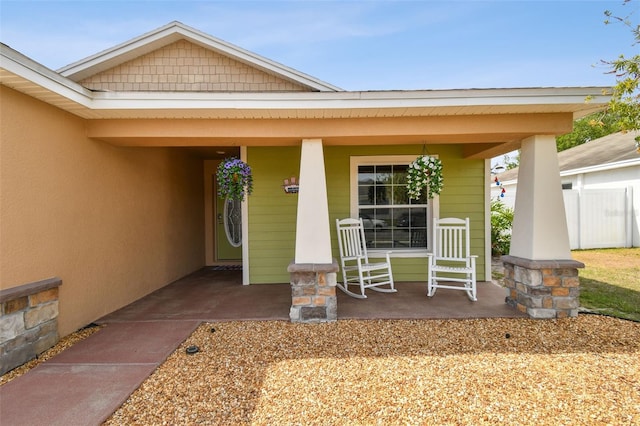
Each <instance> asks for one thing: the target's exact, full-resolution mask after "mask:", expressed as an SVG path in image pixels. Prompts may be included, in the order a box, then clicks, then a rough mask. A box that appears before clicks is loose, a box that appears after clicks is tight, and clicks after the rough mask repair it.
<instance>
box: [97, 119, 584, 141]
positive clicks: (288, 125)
mask: <svg viewBox="0 0 640 426" xmlns="http://www.w3.org/2000/svg"><path fill="white" fill-rule="evenodd" d="M572 123H573V115H572V114H571V113H547V114H506V115H498V114H495V115H459V116H428V117H376V118H352V119H348V118H339V119H331V118H326V119H296V118H291V119H262V120H256V119H252V120H245V119H219V120H205V119H196V120H178V119H163V120H155V119H132V120H123V119H113V120H88V121H87V136H88V137H90V138H94V139H99V140H102V141H105V142H109V143H112V144H115V145H125V146H205V145H213V144H215V145H218V146H240V145H244V146H260V145H262V146H282V145H296V144H298V143H299V141H300V138H318V139H323V142H324V143H325V144H327V145H328V144H336V145H337V144H349V143H350V142H353V143H356V144H358V143H366V142H367V140H369V139H373V140H379V141H386V143H389V140H390V139H392V140H394V141H398V143H401V142H402V141H411V142H414V143H418V142H419V141H420V142H421V143H425V142H427V143H460V142H465V143H487V142H497V143H502V142H510V141H513V140H516V139H521V138H523V137H526V136H528V135H534V134H552V135H557V134H563V133H566V132H569V131H571V128H572Z"/></svg>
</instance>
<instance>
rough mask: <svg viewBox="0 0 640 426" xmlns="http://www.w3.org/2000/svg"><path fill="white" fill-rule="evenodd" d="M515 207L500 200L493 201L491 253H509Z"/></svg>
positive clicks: (495, 254)
mask: <svg viewBox="0 0 640 426" xmlns="http://www.w3.org/2000/svg"><path fill="white" fill-rule="evenodd" d="M512 224H513V209H512V208H509V207H507V206H506V205H504V204H503V203H502V202H501V201H499V200H493V201H491V255H492V256H500V255H503V254H509V248H510V247H511V225H512Z"/></svg>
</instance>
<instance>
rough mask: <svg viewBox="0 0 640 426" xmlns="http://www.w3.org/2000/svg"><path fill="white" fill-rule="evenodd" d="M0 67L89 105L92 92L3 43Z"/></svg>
mask: <svg viewBox="0 0 640 426" xmlns="http://www.w3.org/2000/svg"><path fill="white" fill-rule="evenodd" d="M0 68H2V69H4V70H6V71H7V72H9V73H11V74H14V75H16V76H18V77H21V78H23V79H25V80H27V81H30V82H32V83H33V84H35V85H37V86H40V87H42V88H43V89H45V90H47V91H49V92H52V93H55V94H58V95H60V96H62V97H64V98H66V99H68V100H70V101H73V102H76V103H78V104H80V105H82V106H84V107H90V105H91V102H92V94H93V92H91V91H90V90H88V89H86V88H84V87H82V86H81V85H79V84H77V83H75V82H73V81H71V80H69V79H67V78H64V77H62V76H60V75H59V74H57V73H56V72H55V71H53V70H50V69H49V68H47V67H45V66H43V65H40V64H38V63H37V62H35V61H33V60H31V59H29V58H27V57H26V56H24V55H22V54H20V53H18V52H17V51H15V50H13V49H11V48H9V47H6V46H5V45H2V46H1V51H0Z"/></svg>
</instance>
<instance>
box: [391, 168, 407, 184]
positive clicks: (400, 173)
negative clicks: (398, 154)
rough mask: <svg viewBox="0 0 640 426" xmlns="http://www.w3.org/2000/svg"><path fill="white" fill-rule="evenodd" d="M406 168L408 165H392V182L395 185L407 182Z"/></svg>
mask: <svg viewBox="0 0 640 426" xmlns="http://www.w3.org/2000/svg"><path fill="white" fill-rule="evenodd" d="M407 169H408V166H405V165H395V166H393V183H394V184H396V185H406V184H407Z"/></svg>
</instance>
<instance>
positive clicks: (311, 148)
mask: <svg viewBox="0 0 640 426" xmlns="http://www.w3.org/2000/svg"><path fill="white" fill-rule="evenodd" d="M331 262H332V258H331V234H330V230H329V203H328V201H327V183H326V178H325V172H324V153H323V151H322V140H321V139H304V140H303V141H302V153H301V157H300V189H299V192H298V216H297V221H296V253H295V263H297V264H301V263H315V264H318V263H324V264H326V263H331Z"/></svg>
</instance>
